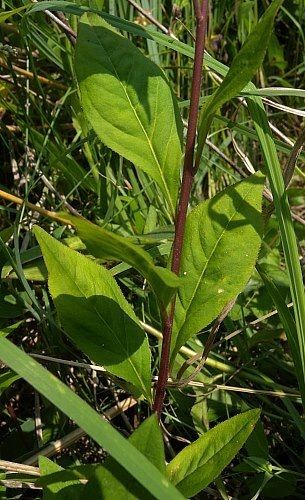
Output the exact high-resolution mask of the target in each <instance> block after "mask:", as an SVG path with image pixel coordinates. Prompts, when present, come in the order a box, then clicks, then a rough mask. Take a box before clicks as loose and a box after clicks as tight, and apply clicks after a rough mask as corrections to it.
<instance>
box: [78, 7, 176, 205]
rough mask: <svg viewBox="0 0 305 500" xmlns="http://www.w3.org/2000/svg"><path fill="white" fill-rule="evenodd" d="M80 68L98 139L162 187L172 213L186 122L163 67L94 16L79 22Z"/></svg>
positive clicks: (84, 103)
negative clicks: (182, 119) (183, 123)
mask: <svg viewBox="0 0 305 500" xmlns="http://www.w3.org/2000/svg"><path fill="white" fill-rule="evenodd" d="M75 70H76V74H77V79H78V82H79V88H80V94H81V102H82V106H83V109H84V112H85V115H86V116H87V119H88V120H89V122H90V123H91V125H92V127H93V128H94V130H95V132H96V133H97V135H98V136H99V137H100V139H101V140H102V141H103V142H104V143H105V144H106V145H107V146H108V147H110V148H111V149H113V150H114V151H116V152H118V153H119V154H120V155H122V156H124V157H125V158H127V159H128V160H130V161H131V162H133V163H134V164H135V166H137V167H139V168H141V169H143V170H144V171H145V172H146V173H148V174H149V175H150V176H151V177H152V178H153V179H154V180H155V181H156V182H157V183H158V184H159V186H160V188H161V189H162V191H163V193H164V195H165V199H166V200H167V202H168V204H169V208H170V211H171V213H172V215H173V214H174V210H175V205H176V199H177V193H178V187H179V178H180V164H181V157H182V150H181V142H182V121H181V117H180V115H179V110H178V106H177V102H176V99H175V97H174V95H173V93H172V91H171V89H170V87H169V84H168V82H167V80H166V78H165V76H164V74H163V73H162V71H161V70H160V68H159V67H158V66H156V65H155V64H154V63H153V62H152V61H150V60H149V59H147V58H146V57H145V56H144V55H143V54H142V53H141V52H140V50H139V49H137V48H136V47H135V46H134V45H133V44H132V43H131V42H130V41H129V40H128V39H127V38H124V37H122V36H121V35H119V34H118V33H116V32H115V31H114V29H113V28H112V27H111V26H110V25H108V24H107V23H106V22H105V21H104V20H103V19H101V18H100V17H99V16H97V15H96V14H90V13H89V14H84V15H83V16H82V18H81V21H80V24H79V32H78V38H77V46H76V54H75Z"/></svg>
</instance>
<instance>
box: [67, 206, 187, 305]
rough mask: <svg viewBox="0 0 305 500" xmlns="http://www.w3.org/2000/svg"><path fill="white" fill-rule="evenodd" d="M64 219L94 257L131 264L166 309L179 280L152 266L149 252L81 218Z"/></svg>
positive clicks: (69, 216)
mask: <svg viewBox="0 0 305 500" xmlns="http://www.w3.org/2000/svg"><path fill="white" fill-rule="evenodd" d="M64 217H65V218H66V219H68V220H70V221H71V222H72V224H73V225H74V226H75V227H76V230H77V234H78V235H79V237H80V238H81V240H82V241H83V242H84V243H85V245H86V247H87V248H88V250H89V252H90V253H91V254H92V255H94V257H98V258H104V259H106V258H116V259H119V260H122V261H124V262H127V263H128V264H130V265H131V266H132V267H134V268H135V269H137V270H138V271H139V272H140V273H141V274H142V275H143V276H144V277H145V278H146V279H147V281H148V282H149V283H150V284H151V286H152V288H153V290H154V292H155V294H156V296H157V298H158V300H159V301H160V302H161V303H162V305H163V306H167V304H168V303H169V301H170V299H171V298H172V296H173V294H174V293H175V291H176V290H177V288H178V287H179V285H180V281H181V280H180V278H178V277H177V276H176V275H175V274H174V273H172V272H171V271H170V270H169V269H165V268H162V267H159V266H155V265H154V263H153V260H152V258H151V256H150V255H149V253H148V252H146V251H145V250H143V249H142V248H141V247H140V246H139V245H135V244H133V243H132V242H131V241H129V240H128V238H123V237H122V236H119V235H117V234H114V233H111V232H110V231H107V230H106V229H104V228H102V227H100V226H97V225H95V224H92V223H91V222H89V221H87V220H85V219H82V218H80V217H74V216H72V215H70V214H67V213H65V214H64Z"/></svg>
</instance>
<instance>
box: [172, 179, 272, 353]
mask: <svg viewBox="0 0 305 500" xmlns="http://www.w3.org/2000/svg"><path fill="white" fill-rule="evenodd" d="M263 185H264V177H263V176H262V175H260V174H254V175H252V176H251V177H249V178H248V179H245V180H243V181H241V182H238V183H237V184H234V185H233V186H230V187H228V188H227V189H224V190H223V191H222V192H221V193H219V194H217V195H216V196H214V197H213V198H212V199H210V200H207V201H204V202H202V203H200V204H199V205H198V206H197V207H196V208H195V209H194V210H192V212H190V214H189V215H188V217H187V220H186V227H185V238H184V247H183V252H182V257H181V274H182V275H184V276H185V282H184V285H183V286H181V287H180V288H179V290H178V294H177V300H176V309H175V317H174V329H173V340H172V351H174V353H173V357H174V356H175V354H176V353H177V351H178V350H179V348H180V347H181V346H182V345H183V344H184V343H185V342H186V341H187V340H188V339H189V338H190V337H191V336H192V335H194V334H195V333H197V332H199V330H201V329H202V328H204V327H205V326H207V325H208V324H209V323H210V322H211V321H212V320H213V319H215V318H216V317H217V316H218V315H219V314H220V313H221V311H222V310H223V308H224V307H225V306H226V305H227V304H228V303H229V302H230V300H232V299H234V297H236V296H237V295H238V294H239V293H240V292H241V291H242V289H243V288H244V286H245V285H246V283H247V281H248V279H249V278H250V275H251V272H252V269H253V267H254V264H255V261H256V259H257V255H258V251H259V247H260V243H261V231H262V217H261V213H260V212H261V202H262V191H263Z"/></svg>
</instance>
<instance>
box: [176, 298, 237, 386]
mask: <svg viewBox="0 0 305 500" xmlns="http://www.w3.org/2000/svg"><path fill="white" fill-rule="evenodd" d="M235 302H236V297H235V298H234V299H232V300H230V302H229V303H228V304H227V305H226V306H225V307H224V308H223V310H222V311H221V313H220V315H219V316H218V318H217V319H216V321H215V322H214V324H213V326H212V328H211V331H210V333H209V336H208V338H207V341H206V343H205V346H204V350H203V353H202V354H201V353H198V354H196V356H194V357H193V358H191V359H189V360H187V361H185V363H183V365H182V366H181V368H180V370H179V371H178V374H177V379H178V382H177V384H178V385H179V386H183V385H185V384H188V383H189V382H191V381H192V380H193V379H194V378H195V377H196V375H197V374H198V373H199V372H200V371H201V370H202V368H203V366H204V363H205V362H206V360H207V357H208V355H209V353H210V351H211V349H212V348H213V343H214V340H215V337H216V335H217V332H218V330H219V328H220V325H221V324H222V322H223V321H224V319H225V318H226V317H227V315H228V314H229V312H230V311H231V309H232V307H233V306H234V304H235ZM198 360H200V362H199V364H198V365H197V367H196V368H195V370H194V371H193V373H192V374H191V375H190V376H189V377H187V378H185V379H183V380H180V379H181V377H182V375H183V373H184V372H185V370H187V368H188V367H189V366H190V365H192V364H193V363H194V362H195V361H198Z"/></svg>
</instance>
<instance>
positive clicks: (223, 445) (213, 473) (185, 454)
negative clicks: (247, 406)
mask: <svg viewBox="0 0 305 500" xmlns="http://www.w3.org/2000/svg"><path fill="white" fill-rule="evenodd" d="M259 415H260V410H258V409H255V410H250V411H247V412H245V413H241V414H240V415H236V416H235V417H232V418H230V419H229V420H226V421H225V422H222V423H221V424H219V425H217V426H216V427H214V428H213V429H211V430H209V431H208V432H206V434H204V435H203V436H201V437H200V438H199V439H197V441H195V442H194V443H192V444H190V445H188V446H187V447H186V448H184V449H183V450H182V451H181V452H180V453H178V455H177V456H176V457H175V458H174V459H173V460H172V461H171V462H170V463H169V464H168V466H167V473H168V477H169V479H170V481H171V482H172V483H173V484H174V485H175V486H176V487H177V488H178V489H179V490H180V491H181V493H182V494H183V495H185V496H186V497H187V498H189V497H192V496H194V495H196V494H197V493H199V491H201V490H203V489H204V488H206V486H208V485H209V484H210V483H211V482H212V481H213V480H214V479H216V478H217V477H218V476H219V474H220V473H221V471H222V470H223V469H224V468H225V467H226V466H227V465H228V464H229V463H230V462H231V460H232V459H233V458H234V457H235V455H236V453H237V452H238V451H239V450H240V448H241V447H242V445H243V444H244V442H245V441H246V440H247V438H248V436H249V435H250V434H251V432H252V431H253V429H254V427H255V424H256V422H257V420H258V418H259Z"/></svg>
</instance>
